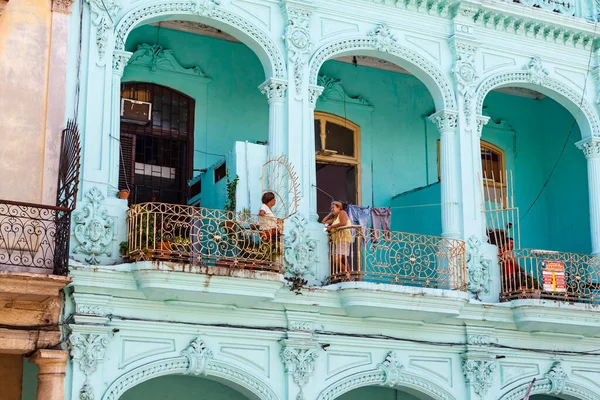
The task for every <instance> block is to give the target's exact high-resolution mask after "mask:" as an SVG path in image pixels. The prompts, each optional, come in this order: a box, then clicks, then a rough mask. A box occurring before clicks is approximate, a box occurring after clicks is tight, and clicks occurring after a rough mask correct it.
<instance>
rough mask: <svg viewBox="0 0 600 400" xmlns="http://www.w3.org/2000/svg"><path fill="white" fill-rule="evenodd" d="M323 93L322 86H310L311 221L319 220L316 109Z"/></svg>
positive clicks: (309, 155) (309, 160) (308, 140)
mask: <svg viewBox="0 0 600 400" xmlns="http://www.w3.org/2000/svg"><path fill="white" fill-rule="evenodd" d="M321 93H323V87H322V86H316V85H310V87H309V88H308V107H309V111H308V116H307V119H308V121H307V124H308V125H309V134H308V135H307V136H306V142H305V146H307V147H308V150H309V151H308V157H307V158H306V162H307V163H308V165H309V185H310V197H309V202H308V203H309V207H308V209H309V217H310V219H311V220H313V221H316V220H318V219H319V215H318V214H317V164H316V162H317V160H316V154H315V124H314V120H315V108H316V107H317V99H318V98H319V96H320V95H321Z"/></svg>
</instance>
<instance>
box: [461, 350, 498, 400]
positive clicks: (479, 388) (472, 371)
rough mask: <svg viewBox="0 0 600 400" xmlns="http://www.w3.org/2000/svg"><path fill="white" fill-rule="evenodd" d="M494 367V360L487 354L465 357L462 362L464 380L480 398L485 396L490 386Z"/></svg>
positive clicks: (495, 364)
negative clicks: (484, 355)
mask: <svg viewBox="0 0 600 400" xmlns="http://www.w3.org/2000/svg"><path fill="white" fill-rule="evenodd" d="M465 356H466V357H469V356H468V355H465ZM496 368H497V363H496V361H495V360H493V359H492V358H490V357H489V356H486V357H478V358H474V359H472V358H465V359H464V360H463V363H462V371H463V374H464V375H465V380H466V381H467V383H468V384H469V385H470V386H471V387H472V388H473V390H474V391H475V393H476V394H477V395H479V396H480V397H481V398H485V396H486V394H487V392H488V390H489V389H490V388H491V387H492V383H493V380H494V371H495V370H496Z"/></svg>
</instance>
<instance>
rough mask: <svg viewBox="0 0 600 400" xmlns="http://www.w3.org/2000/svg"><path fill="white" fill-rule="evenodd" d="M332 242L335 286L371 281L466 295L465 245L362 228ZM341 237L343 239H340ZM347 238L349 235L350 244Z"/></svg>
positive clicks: (330, 242)
mask: <svg viewBox="0 0 600 400" xmlns="http://www.w3.org/2000/svg"><path fill="white" fill-rule="evenodd" d="M344 230H349V231H351V232H352V234H351V237H352V241H351V242H347V241H344V239H343V236H344V235H336V234H335V233H334V234H332V235H331V236H330V241H329V254H330V265H331V275H330V282H332V283H336V282H343V281H371V282H380V283H389V284H396V285H405V286H415V287H424V288H435V289H450V290H461V291H466V289H467V285H466V276H467V269H466V255H465V250H466V246H465V243H464V242H463V241H461V240H456V239H446V238H442V237H438V236H429V235H419V234H414V233H404V232H394V231H379V230H377V229H372V228H369V229H364V228H361V227H360V226H351V227H344V228H340V229H339V231H340V232H341V231H344ZM340 237H342V238H340ZM347 237H348V235H346V239H347Z"/></svg>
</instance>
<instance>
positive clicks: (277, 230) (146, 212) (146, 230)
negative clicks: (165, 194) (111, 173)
mask: <svg viewBox="0 0 600 400" xmlns="http://www.w3.org/2000/svg"><path fill="white" fill-rule="evenodd" d="M264 218H265V217H259V216H257V215H252V214H250V213H245V212H230V211H223V210H215V209H208V208H201V207H194V206H187V205H177V204H165V203H156V202H151V203H140V204H134V205H132V206H131V207H130V208H129V211H128V226H129V228H128V233H127V251H126V254H125V258H126V259H128V260H130V261H154V260H162V261H175V262H182V263H189V264H192V265H195V266H222V267H230V268H240V269H259V270H268V271H274V272H282V270H283V268H282V267H283V265H282V256H281V254H282V249H283V221H282V220H280V219H272V220H265V219H264ZM265 221H266V222H265ZM270 224H272V226H273V227H271V225H270Z"/></svg>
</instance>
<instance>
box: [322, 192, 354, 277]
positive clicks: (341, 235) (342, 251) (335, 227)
mask: <svg viewBox="0 0 600 400" xmlns="http://www.w3.org/2000/svg"><path fill="white" fill-rule="evenodd" d="M330 221H331V224H330V225H328V226H327V228H326V229H327V231H328V232H331V242H332V243H333V246H332V249H331V250H332V254H331V256H332V258H333V260H332V261H333V265H334V271H333V272H334V273H333V275H337V274H339V273H345V274H346V279H348V280H349V279H350V265H348V254H349V253H350V244H351V243H352V232H351V229H349V228H346V229H340V228H342V227H346V226H352V222H351V221H350V218H348V214H347V213H346V211H344V210H343V206H342V203H340V202H339V201H334V202H332V203H331V213H330V214H329V215H327V216H326V217H325V218H323V223H324V224H327V223H328V222H330Z"/></svg>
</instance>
